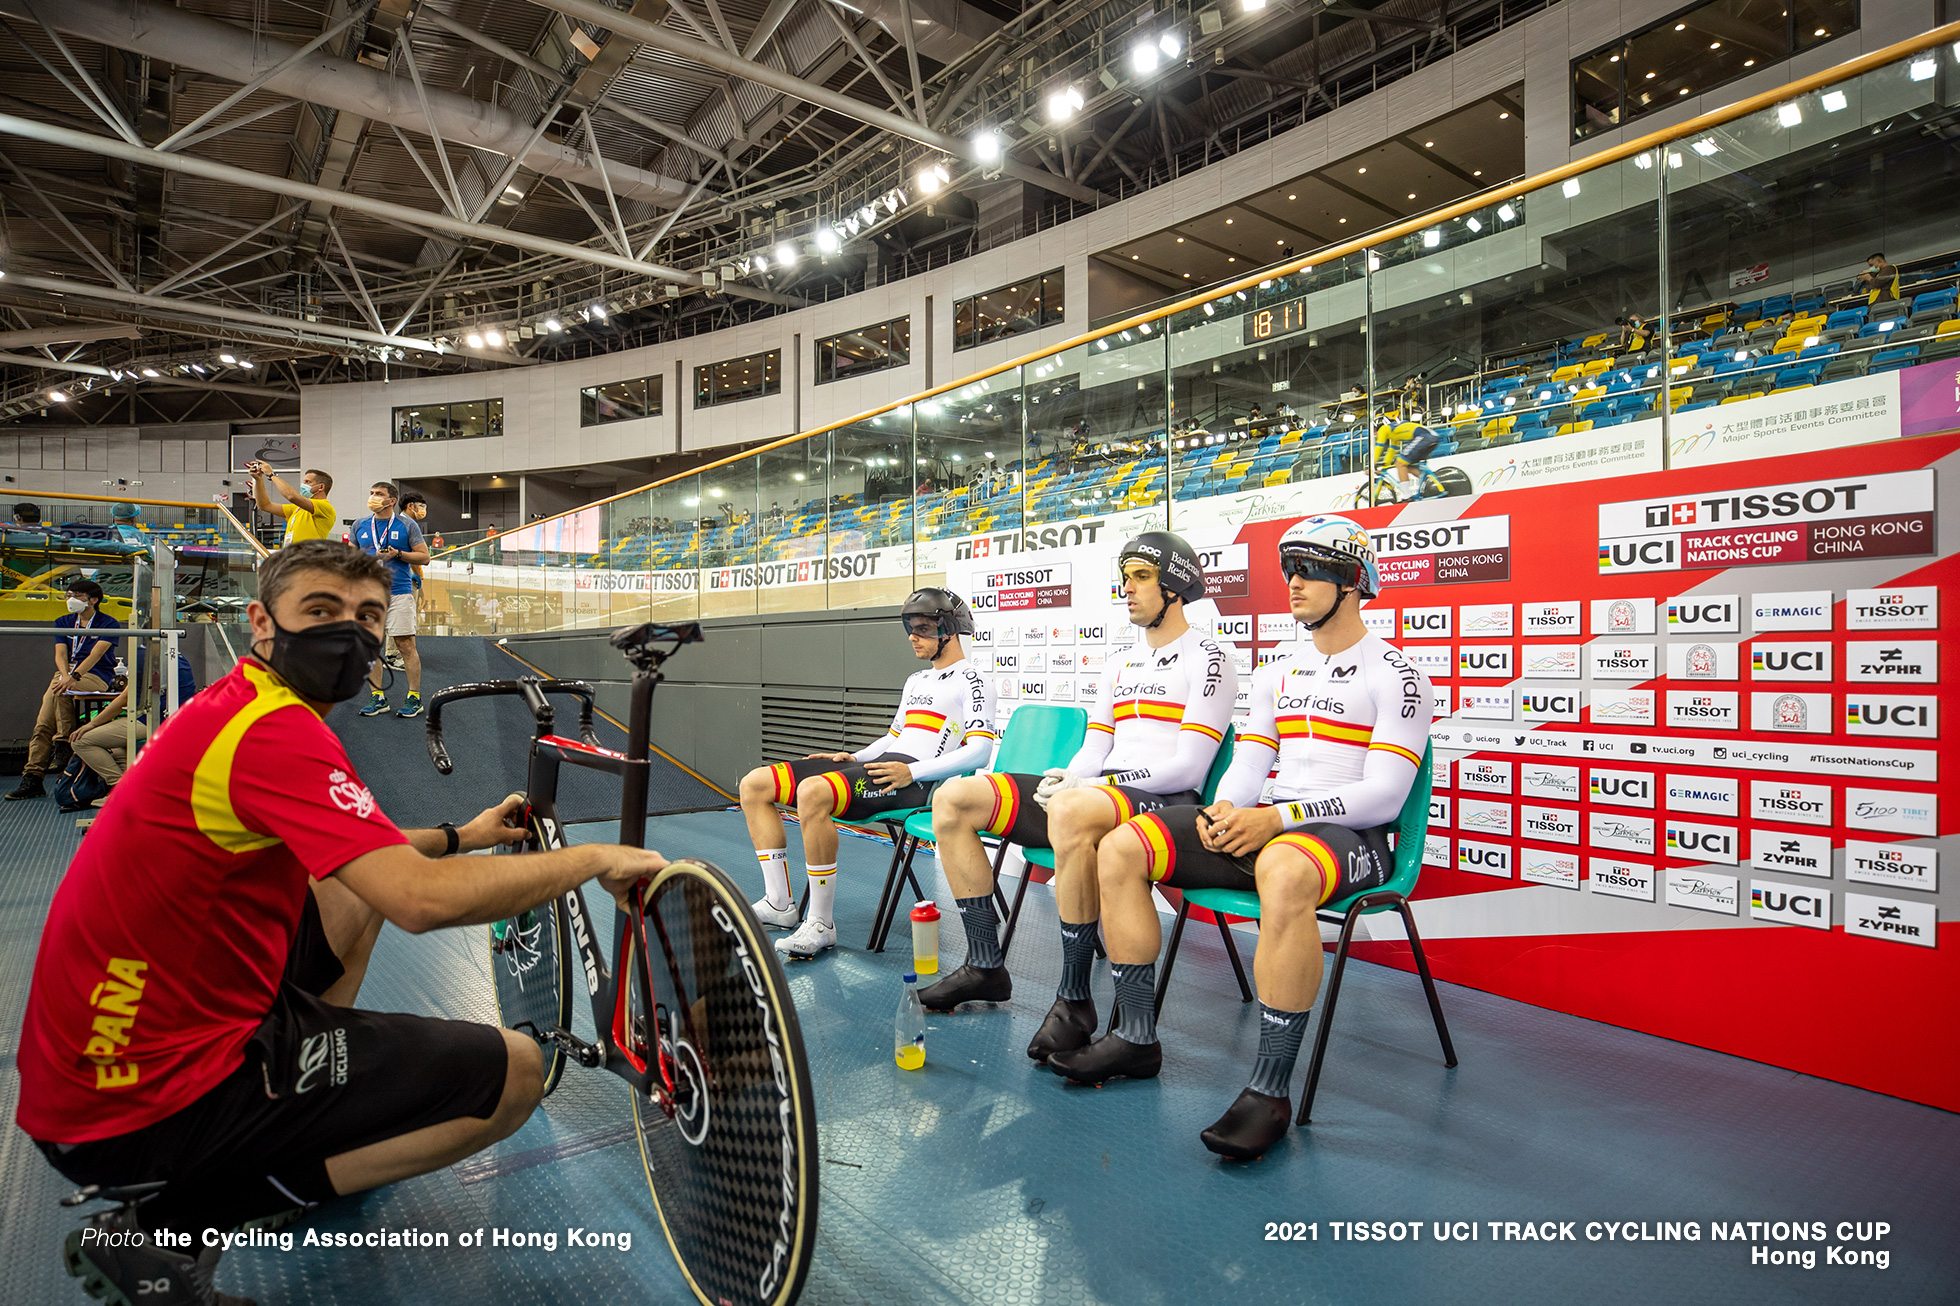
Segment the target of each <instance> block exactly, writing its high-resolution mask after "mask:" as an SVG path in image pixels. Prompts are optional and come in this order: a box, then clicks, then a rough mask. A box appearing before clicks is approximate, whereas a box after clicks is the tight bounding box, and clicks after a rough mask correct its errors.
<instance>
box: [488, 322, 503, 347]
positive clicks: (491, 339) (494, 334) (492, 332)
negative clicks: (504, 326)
mask: <svg viewBox="0 0 1960 1306" xmlns="http://www.w3.org/2000/svg"><path fill="white" fill-rule="evenodd" d="M483 343H484V344H486V345H488V346H490V347H491V348H492V349H502V348H503V347H504V333H503V332H501V331H499V330H497V328H495V327H491V328H490V329H489V330H488V331H485V332H484V333H483Z"/></svg>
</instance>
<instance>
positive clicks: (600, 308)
mask: <svg viewBox="0 0 1960 1306" xmlns="http://www.w3.org/2000/svg"><path fill="white" fill-rule="evenodd" d="M585 312H586V315H587V316H588V317H596V318H598V319H599V320H600V321H601V322H603V321H605V320H606V306H605V305H604V304H602V303H600V302H599V301H598V300H596V299H595V300H593V301H592V305H591V307H589V308H587V309H586V310H585Z"/></svg>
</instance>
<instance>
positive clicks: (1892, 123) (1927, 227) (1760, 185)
mask: <svg viewBox="0 0 1960 1306" xmlns="http://www.w3.org/2000/svg"><path fill="white" fill-rule="evenodd" d="M1942 68H1944V70H1945V77H1946V78H1952V77H1954V76H1956V75H1960V55H1956V53H1955V51H1954V50H1953V49H1952V48H1951V47H1950V46H1942V47H1939V48H1937V49H1936V50H1935V51H1933V52H1929V53H1928V54H1926V55H1923V56H1917V57H1916V58H1914V59H1911V60H1905V61H1901V62H1899V63H1894V64H1890V65H1887V66H1886V67H1883V68H1879V69H1876V70H1874V71H1872V72H1870V73H1867V74H1865V75H1864V76H1863V77H1860V78H1857V79H1856V80H1854V81H1850V82H1846V83H1842V84H1840V85H1838V86H1836V87H1833V88H1830V89H1828V90H1826V91H1823V92H1821V93H1812V94H1809V95H1804V96H1800V97H1798V98H1796V99H1793V100H1790V101H1786V102H1785V103H1783V104H1780V105H1777V106H1776V107H1774V108H1771V109H1768V110H1765V111H1764V112H1762V113H1758V114H1754V115H1752V116H1750V117H1748V118H1743V119H1739V120H1737V121H1736V122H1733V123H1731V124H1729V125H1728V126H1727V127H1724V128H1721V129H1718V130H1716V131H1713V132H1710V133H1709V134H1708V135H1707V136H1705V137H1701V138H1699V139H1696V140H1692V141H1686V142H1682V143H1681V145H1679V146H1676V147H1675V148H1676V149H1677V150H1678V151H1679V153H1678V154H1677V155H1676V156H1675V157H1677V158H1678V159H1679V160H1680V163H1679V166H1678V167H1672V168H1670V169H1669V170H1668V215H1669V229H1668V234H1669V243H1670V252H1671V255H1672V259H1671V275H1672V279H1673V290H1674V294H1675V295H1676V297H1677V302H1678V303H1680V304H1681V305H1682V306H1683V308H1684V309H1687V310H1689V312H1690V315H1691V316H1694V317H1697V318H1707V319H1713V325H1714V326H1715V327H1717V328H1719V331H1718V332H1711V334H1710V336H1709V337H1708V338H1707V339H1705V340H1703V341H1701V342H1698V343H1697V342H1693V341H1689V342H1686V343H1684V345H1683V347H1682V352H1683V355H1684V357H1685V356H1686V355H1687V354H1688V353H1689V352H1690V351H1692V352H1694V354H1695V358H1694V364H1695V365H1694V368H1693V370H1692V372H1691V374H1690V376H1689V377H1687V378H1682V379H1692V380H1693V382H1694V394H1693V398H1692V400H1691V401H1690V402H1691V403H1693V404H1695V405H1696V408H1695V410H1694V411H1693V412H1689V413H1686V414H1685V415H1684V416H1685V418H1686V419H1687V420H1682V421H1677V422H1676V423H1675V424H1674V428H1673V431H1672V434H1673V437H1674V443H1675V450H1676V454H1675V456H1676V460H1677V461H1681V460H1683V459H1686V460H1689V461H1694V460H1697V459H1699V458H1701V457H1703V456H1704V455H1702V453H1701V450H1702V449H1703V448H1705V447H1709V446H1710V445H1715V444H1717V443H1719V445H1720V446H1721V447H1722V448H1723V449H1724V450H1725V451H1726V456H1730V457H1734V456H1740V454H1739V453H1738V452H1736V451H1737V450H1743V451H1746V450H1748V449H1749V448H1750V447H1751V443H1750V442H1751V441H1752V440H1753V439H1762V437H1759V436H1757V437H1752V435H1751V434H1750V433H1751V432H1755V431H1758V430H1764V429H1767V430H1769V431H1771V432H1775V431H1776V430H1777V429H1779V428H1782V429H1784V430H1785V432H1786V433H1785V435H1783V436H1782V437H1781V438H1780V440H1778V445H1777V447H1775V448H1767V447H1766V448H1765V452H1787V451H1789V449H1790V447H1791V442H1792V441H1793V440H1794V441H1799V442H1800V444H1799V445H1797V446H1796V447H1801V448H1819V447H1828V446H1829V445H1831V444H1837V443H1852V442H1854V441H1855V440H1858V439H1863V438H1871V435H1872V434H1873V433H1875V432H1874V431H1873V427H1874V426H1876V425H1877V424H1872V425H1866V424H1864V423H1861V422H1860V420H1859V417H1860V409H1861V408H1862V409H1863V410H1864V411H1865V412H1870V411H1871V408H1872V407H1873V406H1874V405H1881V406H1882V405H1883V404H1885V403H1887V402H1889V396H1888V395H1887V393H1886V390H1885V387H1884V386H1883V385H1882V384H1879V383H1875V382H1872V381H1870V380H1868V378H1871V377H1875V376H1879V375H1881V374H1883V373H1885V372H1889V371H1894V370H1897V369H1901V368H1908V367H1917V366H1920V365H1923V364H1926V363H1930V362H1940V363H1941V364H1942V366H1945V367H1947V368H1948V369H1950V368H1951V366H1952V365H1951V363H1950V362H1949V361H1946V360H1950V359H1952V358H1953V357H1954V356H1955V355H1956V354H1960V329H1956V330H1953V331H1950V332H1949V333H1948V334H1947V335H1945V336H1942V335H1941V334H1940V326H1941V324H1942V322H1943V321H1945V320H1948V319H1952V318H1955V317H1957V316H1960V313H1956V311H1955V308H1954V304H1955V296H1956V291H1955V289H1954V286H1955V283H1956V278H1960V268H1956V261H1957V260H1956V255H1955V245H1956V241H1955V238H1954V225H1953V205H1952V195H1953V185H1952V181H1951V178H1949V177H1946V176H1944V175H1943V174H1941V173H1940V172H1939V170H1938V169H1935V168H1919V167H1913V166H1910V165H1908V164H1905V163H1904V162H1903V160H1902V156H1901V154H1900V151H1901V148H1902V146H1901V141H1902V140H1907V139H1912V138H1913V137H1914V135H1915V134H1923V133H1928V132H1932V133H1940V132H1951V131H1953V130H1954V128H1955V126H1956V124H1957V123H1960V110H1956V109H1955V108H1954V107H1953V106H1952V105H1951V104H1948V105H1942V104H1941V103H1940V102H1939V98H1940V94H1941V91H1940V88H1941V85H1942V80H1943V79H1942V77H1941V76H1939V75H1938V74H1939V73H1940V70H1941V69H1942ZM1915 69H1917V71H1915ZM1947 94H1948V97H1949V99H1950V98H1951V92H1950V91H1949V92H1948V93H1947ZM1765 195H1776V196H1786V197H1793V196H1803V197H1804V200H1803V203H1802V204H1801V205H1799V204H1796V203H1794V202H1779V203H1777V204H1774V205H1765V204H1763V203H1762V202H1761V197H1762V196H1765ZM1868 255H1882V256H1883V259H1882V261H1878V262H1877V264H1876V271H1877V275H1876V276H1873V275H1872V274H1871V270H1872V268H1873V266H1874V263H1873V260H1870V259H1868V257H1867V256H1868ZM1676 384H1677V387H1678V386H1679V385H1680V384H1681V380H1677V382H1676ZM1751 399H1761V400H1763V402H1762V403H1749V402H1748V401H1749V400H1751ZM1707 400H1715V401H1717V402H1719V403H1722V404H1725V405H1727V404H1736V405H1741V406H1739V407H1736V408H1726V407H1725V408H1723V409H1722V410H1721V411H1720V412H1716V411H1712V410H1709V411H1704V410H1703V408H1702V405H1703V404H1704V401H1707ZM1799 415H1801V416H1802V418H1803V419H1804V425H1803V426H1802V427H1801V428H1798V429H1799V430H1801V431H1803V434H1801V435H1799V434H1797V433H1796V432H1795V431H1791V430H1789V428H1788V427H1787V426H1786V425H1785V424H1786V423H1789V422H1791V421H1793V420H1794V419H1795V418H1796V417H1797V416H1799ZM1833 419H1835V420H1833ZM1861 428H1862V430H1861ZM1879 429H1881V430H1882V429H1883V428H1882V427H1880V428H1879ZM1890 429H1891V430H1892V431H1896V430H1897V429H1898V428H1897V423H1896V418H1894V419H1891V426H1890ZM1772 438H1774V437H1772ZM1766 443H1767V442H1766Z"/></svg>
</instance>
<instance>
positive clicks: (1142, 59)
mask: <svg viewBox="0 0 1960 1306" xmlns="http://www.w3.org/2000/svg"><path fill="white" fill-rule="evenodd" d="M1157 64H1158V58H1157V47H1156V45H1155V44H1154V43H1152V42H1151V41H1149V40H1143V41H1138V42H1137V43H1136V44H1135V45H1133V46H1131V47H1130V67H1131V68H1132V69H1134V70H1135V71H1136V72H1137V73H1138V74H1139V75H1142V74H1146V73H1154V72H1156V71H1157ZM1051 116H1052V112H1051Z"/></svg>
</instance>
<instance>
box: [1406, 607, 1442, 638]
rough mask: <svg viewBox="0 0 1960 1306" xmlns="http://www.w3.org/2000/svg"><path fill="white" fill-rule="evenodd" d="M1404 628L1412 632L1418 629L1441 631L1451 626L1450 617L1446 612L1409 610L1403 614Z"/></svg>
mask: <svg viewBox="0 0 1960 1306" xmlns="http://www.w3.org/2000/svg"><path fill="white" fill-rule="evenodd" d="M1402 628H1403V629H1404V630H1406V631H1408V632H1410V633H1411V634H1413V633H1414V632H1416V631H1432V632H1436V633H1441V632H1444V631H1447V630H1448V629H1449V628H1450V618H1449V614H1448V613H1444V612H1408V613H1404V614H1403V616H1402Z"/></svg>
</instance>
